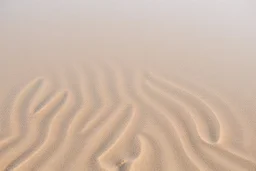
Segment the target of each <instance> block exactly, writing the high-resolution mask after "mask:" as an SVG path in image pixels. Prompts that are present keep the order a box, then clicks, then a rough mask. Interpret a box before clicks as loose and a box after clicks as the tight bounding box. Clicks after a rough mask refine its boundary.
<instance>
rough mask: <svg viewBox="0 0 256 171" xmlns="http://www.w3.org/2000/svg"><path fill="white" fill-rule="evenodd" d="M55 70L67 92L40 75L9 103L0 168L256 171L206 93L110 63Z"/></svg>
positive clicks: (228, 114) (227, 113)
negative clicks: (59, 73) (58, 73)
mask: <svg viewBox="0 0 256 171" xmlns="http://www.w3.org/2000/svg"><path fill="white" fill-rule="evenodd" d="M60 72H61V73H62V74H64V75H62V76H61V77H62V79H61V80H59V84H64V85H65V86H66V87H65V88H62V89H60V88H57V87H56V86H54V84H52V83H51V82H50V81H48V80H47V78H46V77H38V78H35V79H34V80H32V81H31V82H29V83H27V85H25V86H24V87H22V88H20V90H19V92H17V93H16V95H15V96H14V99H13V101H10V104H9V105H7V106H8V107H9V109H8V110H5V111H6V112H7V111H9V115H8V119H7V121H8V122H6V123H7V124H6V127H7V128H8V130H10V131H8V132H7V133H6V134H2V135H3V136H2V137H1V140H0V158H1V160H0V170H6V171H7V170H20V171H24V170H53V171H55V170H113V171H115V170H116V171H117V170H134V171H137V170H181V171H182V170H213V171H217V170H219V171H225V170H227V171H228V170H232V171H236V170H237V171H242V170H246V171H253V170H255V169H256V163H255V158H253V157H252V156H250V155H247V154H246V152H245V151H244V150H243V145H244V142H243V134H244V132H243V131H242V130H240V129H239V127H240V125H239V124H243V122H239V120H237V119H239V118H238V116H235V113H232V109H231V108H232V106H230V105H228V103H226V102H225V100H224V99H223V100H221V99H222V98H221V96H218V95H216V94H211V93H212V92H211V91H210V90H209V91H207V90H203V89H200V88H195V87H196V86H193V85H190V84H182V82H181V81H177V80H176V81H175V79H173V80H170V79H169V78H167V77H165V76H163V75H160V74H159V73H157V72H154V71H146V70H139V69H130V68H128V67H124V66H123V65H122V64H118V63H115V62H110V61H106V62H104V61H101V62H90V63H85V62H84V63H80V64H75V65H64V66H63V67H62V69H61V70H60ZM204 97H208V99H205V98H204ZM6 98H9V97H6ZM7 102H8V100H7ZM223 113H224V114H223ZM231 121H232V122H231ZM236 139H237V141H235V140H236ZM239 139H240V141H238V140H239Z"/></svg>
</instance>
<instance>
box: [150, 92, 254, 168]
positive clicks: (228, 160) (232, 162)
mask: <svg viewBox="0 0 256 171" xmlns="http://www.w3.org/2000/svg"><path fill="white" fill-rule="evenodd" d="M151 88H152V87H151ZM154 91H158V93H159V94H161V96H162V97H164V96H165V95H164V92H161V90H157V89H155V90H154ZM165 98H166V100H161V99H159V98H158V102H161V103H162V104H165V102H171V101H173V99H170V98H167V97H165ZM154 99H156V96H154ZM166 107H167V108H169V107H170V110H175V111H177V104H176V106H170V103H168V105H167V104H166ZM182 109H186V107H185V106H183V108H180V110H182ZM177 113H179V116H182V115H183V114H185V113H186V112H185V111H184V112H179V111H177ZM188 116H189V115H187V116H186V115H184V117H182V119H181V120H183V121H185V125H186V126H189V125H190V122H191V121H190V120H189V119H187V117H188ZM188 130H189V131H191V130H193V126H192V125H191V126H189V129H188ZM196 134H197V133H196V131H195V130H194V133H193V132H192V133H189V135H196ZM195 138H196V137H194V138H192V139H194V141H196V139H197V138H196V139H195ZM194 144H196V145H200V141H199V142H195V143H194ZM205 145H207V144H205V143H203V144H201V146H205ZM209 145H210V144H209ZM206 147H208V146H206ZM194 148H196V149H197V151H198V152H200V151H202V150H201V149H200V146H199V147H198V148H197V146H194ZM215 151H217V150H215ZM202 153H203V152H202ZM203 154H204V155H203V156H204V157H206V158H207V154H206V153H203ZM211 155H212V154H211ZM227 155H229V154H228V153H226V152H221V153H220V154H219V156H218V157H216V158H211V156H210V157H209V159H208V160H209V161H210V160H213V161H214V160H217V161H216V162H215V165H217V163H218V164H219V165H221V163H223V164H222V165H223V166H225V167H226V166H227V165H229V166H228V168H230V169H234V170H235V169H238V168H240V169H243V168H245V167H247V166H248V167H249V168H250V167H254V164H253V163H252V162H250V161H248V160H247V159H243V158H242V157H238V156H234V158H232V157H231V156H232V155H229V157H226V156H227Z"/></svg>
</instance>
